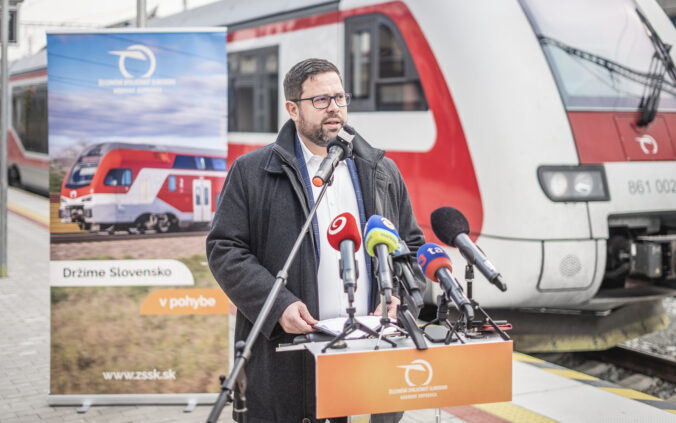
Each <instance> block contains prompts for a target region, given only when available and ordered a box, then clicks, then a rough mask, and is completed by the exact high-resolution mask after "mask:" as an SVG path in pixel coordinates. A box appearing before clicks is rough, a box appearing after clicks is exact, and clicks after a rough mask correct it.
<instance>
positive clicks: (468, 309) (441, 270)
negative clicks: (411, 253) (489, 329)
mask: <svg viewBox="0 0 676 423" xmlns="http://www.w3.org/2000/svg"><path fill="white" fill-rule="evenodd" d="M418 264H419V265H420V267H421V268H422V270H423V272H425V276H427V277H428V278H429V279H431V280H433V281H434V282H438V283H439V284H440V285H441V288H442V289H443V290H444V293H445V294H446V298H448V299H450V300H451V301H453V304H455V307H456V308H457V309H458V311H461V312H462V311H464V312H465V315H466V316H467V321H468V322H471V321H472V319H474V308H472V302H471V301H470V300H469V299H468V298H467V297H466V296H465V293H464V292H462V287H461V286H460V284H459V283H458V281H457V280H455V278H454V277H453V274H452V273H451V269H452V266H451V259H450V258H449V257H448V255H446V253H445V252H444V249H443V248H441V247H440V246H438V245H437V244H435V243H433V242H428V243H427V244H425V245H423V246H422V247H420V248H419V249H418Z"/></svg>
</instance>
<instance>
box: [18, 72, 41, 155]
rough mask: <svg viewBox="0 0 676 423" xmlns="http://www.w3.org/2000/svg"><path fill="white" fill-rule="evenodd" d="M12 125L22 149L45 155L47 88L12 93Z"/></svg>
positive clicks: (24, 88)
mask: <svg viewBox="0 0 676 423" xmlns="http://www.w3.org/2000/svg"><path fill="white" fill-rule="evenodd" d="M12 125H13V127H14V130H15V131H16V133H17V135H18V136H19V139H20V140H21V143H22V144H23V147H24V149H26V150H27V151H32V152H35V153H44V154H47V86H46V85H44V84H41V85H30V86H27V87H17V88H15V89H14V90H13V91H12Z"/></svg>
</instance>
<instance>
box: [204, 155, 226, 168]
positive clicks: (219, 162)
mask: <svg viewBox="0 0 676 423" xmlns="http://www.w3.org/2000/svg"><path fill="white" fill-rule="evenodd" d="M205 159H206V165H207V169H209V170H228V169H227V168H228V166H227V163H226V161H225V159H219V158H216V157H206V158H205Z"/></svg>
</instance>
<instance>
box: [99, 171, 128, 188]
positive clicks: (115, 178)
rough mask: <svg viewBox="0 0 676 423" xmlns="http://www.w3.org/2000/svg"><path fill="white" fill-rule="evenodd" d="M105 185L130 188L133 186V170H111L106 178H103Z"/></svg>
mask: <svg viewBox="0 0 676 423" xmlns="http://www.w3.org/2000/svg"><path fill="white" fill-rule="evenodd" d="M103 185H107V186H113V187H128V186H130V185H131V170H130V169H110V170H109V171H108V174H107V175H106V177H105V178H103Z"/></svg>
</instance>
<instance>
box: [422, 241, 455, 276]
mask: <svg viewBox="0 0 676 423" xmlns="http://www.w3.org/2000/svg"><path fill="white" fill-rule="evenodd" d="M417 257H418V264H419V265H420V268H421V269H422V271H423V273H425V276H427V278H428V279H431V280H433V281H434V282H437V283H438V282H439V279H437V270H439V269H440V268H442V267H446V268H447V269H448V270H449V271H453V266H452V265H451V259H450V258H449V257H448V255H447V254H446V252H445V251H444V249H443V248H441V247H440V246H439V245H438V244H435V243H433V242H428V243H427V244H424V245H423V246H422V247H420V248H418V255H417Z"/></svg>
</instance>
